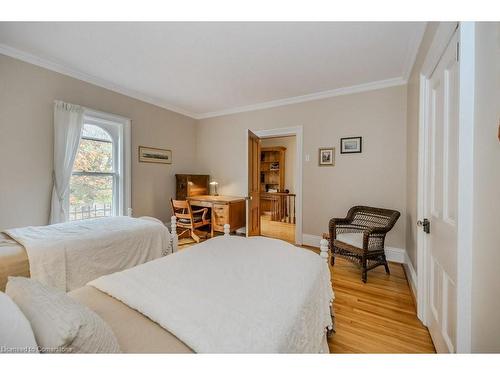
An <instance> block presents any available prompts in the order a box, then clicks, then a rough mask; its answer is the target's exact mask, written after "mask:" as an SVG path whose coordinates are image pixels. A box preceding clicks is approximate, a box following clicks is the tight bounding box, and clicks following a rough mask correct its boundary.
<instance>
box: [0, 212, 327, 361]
mask: <svg viewBox="0 0 500 375" xmlns="http://www.w3.org/2000/svg"><path fill="white" fill-rule="evenodd" d="M131 220H132V219H131ZM136 220H137V219H136ZM173 228H175V221H174V222H173ZM225 229H226V233H225V235H224V236H220V237H216V238H214V239H211V240H208V241H205V242H203V243H201V244H199V245H195V246H192V247H189V248H188V249H185V250H183V251H180V252H175V253H174V254H172V255H169V256H167V257H160V258H158V259H155V260H152V261H146V262H143V263H142V264H140V265H137V266H135V267H132V268H128V269H124V270H122V271H119V272H114V273H108V274H104V275H101V276H100V277H97V278H95V277H94V278H92V279H90V280H87V282H86V283H85V284H86V285H84V286H82V287H77V288H75V289H72V290H71V291H70V292H69V295H70V296H71V297H72V298H74V299H75V300H77V301H79V302H80V303H81V304H83V305H85V306H87V307H88V308H90V309H91V310H93V311H94V312H96V313H97V314H98V315H99V316H100V317H101V318H102V319H103V320H104V321H105V322H106V323H107V324H108V325H109V326H110V328H111V329H112V331H113V333H114V335H115V337H116V339H117V341H118V344H119V346H120V350H121V351H122V352H125V353H193V352H196V353H214V352H215V353H235V352H236V353H328V352H329V351H328V345H327V341H326V334H327V331H328V330H329V329H332V318H331V314H330V306H331V303H332V302H333V298H334V296H333V291H332V287H331V281H330V271H329V268H328V264H327V262H326V261H325V259H326V258H327V257H328V249H327V247H326V246H325V244H323V246H322V249H321V250H322V251H321V254H320V256H318V255H317V254H316V253H314V252H311V251H307V250H304V249H301V248H298V247H295V246H293V245H290V244H288V243H285V242H283V241H280V240H274V239H268V238H263V237H253V238H248V239H247V238H242V237H238V236H229V228H225ZM173 232H174V235H172V236H171V238H170V241H169V243H172V244H173V246H175V243H176V241H177V238H176V235H175V231H173ZM12 234H14V235H16V234H15V233H12ZM122 235H123V234H122ZM132 237H133V236H132ZM171 246H172V245H171ZM112 248H114V247H112ZM27 251H28V252H29V250H27ZM0 262H1V261H0ZM85 278H88V277H87V276H85ZM80 280H83V278H80ZM70 285H73V284H70Z"/></svg>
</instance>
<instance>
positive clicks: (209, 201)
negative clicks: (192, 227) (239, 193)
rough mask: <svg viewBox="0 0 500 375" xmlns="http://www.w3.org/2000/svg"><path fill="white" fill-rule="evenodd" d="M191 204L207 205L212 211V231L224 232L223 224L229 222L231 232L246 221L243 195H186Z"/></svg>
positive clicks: (242, 225)
mask: <svg viewBox="0 0 500 375" xmlns="http://www.w3.org/2000/svg"><path fill="white" fill-rule="evenodd" d="M186 199H187V200H189V203H191V206H196V207H207V208H210V209H211V211H212V225H211V227H212V235H213V232H214V231H215V232H224V224H229V225H230V227H231V232H234V231H236V229H238V228H241V227H244V226H245V222H246V216H245V211H246V208H245V207H246V205H245V198H243V197H230V196H227V195H195V196H192V197H187V198H186Z"/></svg>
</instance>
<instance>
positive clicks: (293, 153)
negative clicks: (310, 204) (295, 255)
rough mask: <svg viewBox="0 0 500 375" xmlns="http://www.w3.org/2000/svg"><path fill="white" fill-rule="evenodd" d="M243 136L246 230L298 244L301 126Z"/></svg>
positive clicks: (250, 133)
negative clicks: (246, 149) (245, 139)
mask: <svg viewBox="0 0 500 375" xmlns="http://www.w3.org/2000/svg"><path fill="white" fill-rule="evenodd" d="M247 136H248V139H249V141H248V147H249V148H248V151H249V152H248V158H249V159H248V161H249V162H248V168H249V169H248V172H249V173H248V179H249V180H248V187H249V194H248V196H249V198H250V200H249V203H248V209H247V212H249V213H250V212H251V213H252V214H251V215H249V216H248V220H247V233H248V234H249V235H262V236H266V237H271V238H278V239H281V240H284V241H287V242H290V243H293V244H298V245H301V244H302V127H301V126H299V127H293V128H278V129H270V130H259V131H255V130H254V131H250V130H248V135H247ZM257 190H258V191H257ZM257 197H258V198H257ZM256 199H258V201H257V202H256V201H255V200H256ZM257 221H258V222H257Z"/></svg>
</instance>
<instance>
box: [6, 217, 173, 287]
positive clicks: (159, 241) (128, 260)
mask: <svg viewBox="0 0 500 375" xmlns="http://www.w3.org/2000/svg"><path fill="white" fill-rule="evenodd" d="M172 246H173V241H172V237H171V235H170V232H169V231H168V229H167V227H165V225H163V223H162V222H161V221H159V220H157V219H155V218H151V217H141V218H137V219H134V218H131V217H127V216H120V217H107V218H99V219H90V220H81V221H73V222H69V223H62V224H55V225H47V226H36V227H24V228H16V229H9V230H4V231H3V232H1V233H0V290H2V291H3V290H5V285H6V283H7V277H8V276H25V277H29V276H31V277H33V278H34V279H36V280H38V281H40V282H42V283H43V284H45V285H48V286H51V287H54V288H57V289H60V290H64V291H70V290H73V289H76V288H79V287H82V286H84V285H85V284H86V283H87V282H89V281H91V280H94V279H96V278H98V277H99V276H102V275H108V274H111V273H113V272H117V271H121V270H124V269H127V268H131V267H134V266H136V265H139V264H142V263H145V262H148V261H150V260H153V259H157V258H159V257H161V256H162V255H166V254H168V253H171V252H172ZM82 270H84V271H82Z"/></svg>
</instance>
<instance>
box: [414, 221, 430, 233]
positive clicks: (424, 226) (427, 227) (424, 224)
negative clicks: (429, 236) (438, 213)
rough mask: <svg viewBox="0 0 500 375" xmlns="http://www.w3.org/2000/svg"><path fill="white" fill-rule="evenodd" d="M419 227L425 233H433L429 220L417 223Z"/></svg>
mask: <svg viewBox="0 0 500 375" xmlns="http://www.w3.org/2000/svg"><path fill="white" fill-rule="evenodd" d="M417 225H418V226H419V227H422V229H423V230H424V232H425V233H430V232H431V222H430V221H429V220H428V219H424V220H419V221H417Z"/></svg>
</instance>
